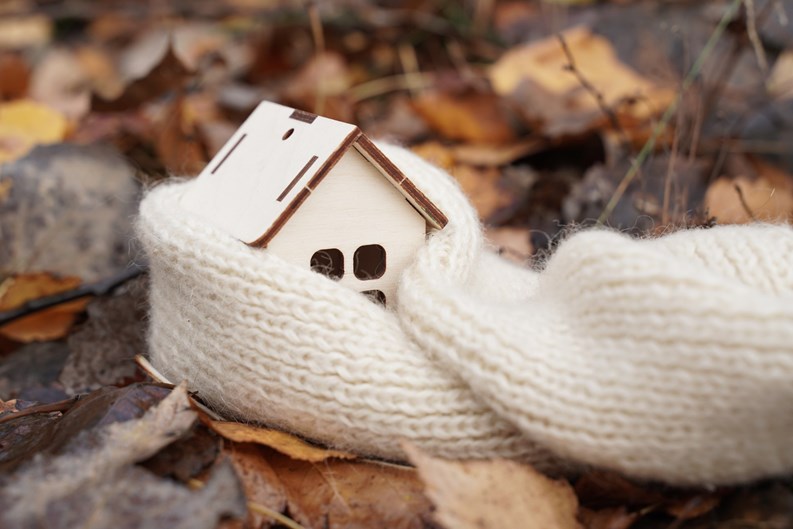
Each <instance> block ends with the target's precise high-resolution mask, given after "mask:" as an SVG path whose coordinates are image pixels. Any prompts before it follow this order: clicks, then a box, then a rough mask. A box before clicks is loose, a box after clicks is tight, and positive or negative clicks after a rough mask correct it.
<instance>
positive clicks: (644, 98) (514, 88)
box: [489, 27, 674, 137]
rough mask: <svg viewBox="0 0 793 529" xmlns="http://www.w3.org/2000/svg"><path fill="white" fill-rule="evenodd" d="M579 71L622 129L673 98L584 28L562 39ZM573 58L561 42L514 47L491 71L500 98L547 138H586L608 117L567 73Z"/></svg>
mask: <svg viewBox="0 0 793 529" xmlns="http://www.w3.org/2000/svg"><path fill="white" fill-rule="evenodd" d="M562 36H563V38H564V40H565V42H566V43H567V47H568V49H569V52H570V55H572V58H573V62H574V64H575V70H577V71H578V73H579V74H580V75H581V76H583V78H584V79H585V80H586V81H587V82H588V83H589V84H591V85H592V87H593V88H594V90H595V91H597V93H599V94H600V95H601V96H602V97H603V102H604V103H605V105H606V106H607V107H609V108H610V109H611V110H612V111H613V112H614V114H615V115H616V116H617V117H618V118H619V120H620V122H621V123H622V126H623V127H625V126H629V125H634V124H636V123H637V122H639V123H641V122H643V121H646V120H647V119H648V118H650V117H652V116H653V115H655V114H657V113H659V112H660V111H662V110H663V109H665V108H666V106H667V105H668V104H669V103H671V101H672V99H673V97H674V92H673V91H672V90H670V89H667V88H663V87H658V86H656V85H655V84H654V83H652V82H651V81H650V80H648V79H645V78H644V77H642V76H641V75H639V74H638V73H636V72H635V71H633V70H632V69H631V68H629V67H628V66H626V65H625V64H623V63H622V62H621V61H620V60H619V58H618V57H617V53H616V52H615V51H614V48H613V47H612V46H611V44H610V43H609V42H608V41H607V40H606V39H604V38H603V37H600V36H598V35H595V34H593V33H592V32H591V31H589V30H588V29H586V28H583V27H576V28H572V29H569V30H567V31H565V32H563V33H562ZM569 64H570V58H569V57H568V56H567V54H566V53H565V50H564V48H563V47H562V45H561V42H560V41H559V39H558V37H556V36H553V37H549V38H547V39H543V40H540V41H537V42H532V43H529V44H525V45H521V46H518V47H515V48H513V49H511V50H510V51H508V52H507V53H505V54H504V55H503V56H502V57H501V58H500V59H499V60H498V62H496V63H495V64H494V65H493V67H492V68H491V69H490V72H489V77H490V81H491V82H492V84H493V89H494V90H495V91H496V93H497V94H499V95H502V96H509V97H511V98H512V99H513V100H514V101H517V102H518V103H520V105H521V107H522V109H523V112H524V114H525V115H526V117H527V118H529V119H530V120H531V121H537V122H539V123H541V124H543V125H544V132H545V133H546V134H547V135H549V136H554V137H555V136H559V135H564V134H576V133H582V132H585V131H587V130H589V129H591V128H592V127H595V126H597V125H598V123H600V122H603V121H604V119H605V115H604V112H603V110H602V109H601V108H600V105H599V103H598V100H597V98H596V96H595V94H593V93H592V91H591V90H587V89H585V87H584V86H583V85H582V81H581V79H580V78H579V77H578V76H576V75H575V73H574V72H571V71H569V70H568V68H567V67H568V65H569Z"/></svg>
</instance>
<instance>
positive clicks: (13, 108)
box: [0, 100, 66, 164]
mask: <svg viewBox="0 0 793 529" xmlns="http://www.w3.org/2000/svg"><path fill="white" fill-rule="evenodd" d="M65 136H66V118H65V117H64V116H63V114H61V113H59V112H57V111H56V110H53V109H51V108H49V107H47V106H45V105H42V104H40V103H36V102H33V101H28V100H19V101H12V102H10V103H3V104H0V164H2V163H3V162H8V161H11V160H15V159H17V158H21V157H22V156H24V155H25V154H27V153H28V152H29V151H30V150H31V149H32V148H33V147H34V146H36V145H44V144H48V143H56V142H59V141H61V140H63V139H64V137H65Z"/></svg>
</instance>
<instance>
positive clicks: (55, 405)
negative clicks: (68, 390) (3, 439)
mask: <svg viewBox="0 0 793 529" xmlns="http://www.w3.org/2000/svg"><path fill="white" fill-rule="evenodd" d="M80 398H81V395H77V396H76V397H72V398H70V399H66V400H59V401H58V402H51V403H50V404H41V405H39V406H31V407H30V408H25V409H24V410H20V411H17V412H12V413H9V414H8V415H5V416H3V417H0V424H3V423H5V422H9V421H13V420H14V419H19V418H21V417H27V416H28V415H37V414H39V413H52V412H54V411H60V412H64V411H68V410H70V409H71V408H72V406H74V405H75V404H76V403H77V401H78V400H80Z"/></svg>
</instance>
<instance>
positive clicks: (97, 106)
mask: <svg viewBox="0 0 793 529" xmlns="http://www.w3.org/2000/svg"><path fill="white" fill-rule="evenodd" d="M191 75H192V72H191V71H190V70H188V69H187V67H185V66H184V64H183V63H182V61H181V60H180V59H179V57H177V55H176V53H175V52H174V50H173V48H172V47H171V46H167V47H166V48H164V50H163V52H162V55H160V56H159V59H158V60H157V62H155V63H154V65H153V66H152V68H151V70H149V71H148V72H145V73H143V74H141V75H140V77H137V78H136V79H135V80H133V81H132V82H131V83H129V84H128V85H127V86H126V88H124V91H123V92H122V93H121V94H120V95H118V96H117V97H116V98H114V99H109V100H108V99H104V98H102V97H101V96H97V95H94V97H93V99H92V104H91V109H92V110H93V111H95V112H120V111H124V110H132V109H135V108H137V107H139V106H140V105H142V104H143V103H146V102H147V101H151V100H153V99H155V98H157V97H160V96H161V95H163V94H165V93H166V92H169V91H172V90H179V89H180V88H181V87H182V85H183V84H184V81H185V80H187V79H188V78H189V77H190V76H191Z"/></svg>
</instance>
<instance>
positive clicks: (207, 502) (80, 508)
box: [0, 386, 245, 529]
mask: <svg viewBox="0 0 793 529" xmlns="http://www.w3.org/2000/svg"><path fill="white" fill-rule="evenodd" d="M195 418H196V416H195V413H194V412H193V411H192V409H191V408H190V404H189V402H188V399H187V392H186V391H185V388H184V387H183V386H180V387H178V388H176V389H175V390H173V392H171V394H170V395H169V396H168V397H166V398H165V399H164V400H162V402H160V403H159V404H158V405H157V406H156V407H153V408H151V409H150V410H148V411H147V412H146V413H145V414H144V415H143V416H142V417H141V418H140V419H136V420H130V421H126V422H121V423H118V422H117V423H113V424H111V425H109V426H106V427H104V428H95V429H92V430H88V431H85V432H83V433H82V434H81V435H79V436H77V437H76V438H74V439H73V440H72V442H70V443H69V444H68V445H67V446H65V447H64V448H63V449H62V450H61V451H59V453H57V454H55V455H49V456H48V457H39V458H35V459H33V460H31V461H30V462H29V463H27V464H26V465H23V466H21V467H20V468H19V469H17V471H15V472H13V473H12V474H10V475H6V476H3V477H2V478H0V522H2V523H3V524H5V525H6V526H9V527H34V526H46V527H50V528H56V529H57V528H61V527H63V528H67V527H96V528H99V527H111V526H112V527H116V528H119V529H125V528H130V529H131V528H134V527H178V528H187V527H190V528H201V529H203V528H206V529H213V528H214V527H216V525H217V523H218V521H219V520H220V518H221V517H222V516H224V515H233V516H236V517H241V516H243V515H244V514H245V499H244V496H243V495H242V490H241V487H240V484H239V482H238V480H237V479H236V477H235V475H234V471H233V469H232V468H231V467H230V465H228V464H225V465H222V464H221V465H219V466H218V467H216V469H215V471H214V472H213V473H212V474H211V475H210V478H209V480H208V482H207V483H206V485H204V486H203V487H202V488H201V489H199V490H198V491H192V490H190V489H189V488H187V487H186V486H184V485H180V484H178V483H175V482H174V481H172V480H169V479H162V478H159V477H157V476H155V475H154V474H152V473H150V472H149V471H147V470H145V469H143V468H141V467H139V466H136V465H135V463H136V462H139V461H142V460H145V459H147V458H148V457H151V456H152V455H154V454H156V453H157V452H158V451H159V450H161V449H162V448H163V447H165V446H167V445H168V444H170V443H171V442H173V441H174V440H175V439H178V438H179V437H180V436H182V435H183V434H184V433H186V432H187V431H188V430H189V429H190V427H191V426H192V424H193V423H194V421H195Z"/></svg>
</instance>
